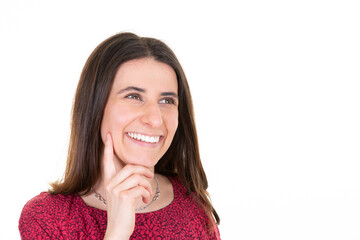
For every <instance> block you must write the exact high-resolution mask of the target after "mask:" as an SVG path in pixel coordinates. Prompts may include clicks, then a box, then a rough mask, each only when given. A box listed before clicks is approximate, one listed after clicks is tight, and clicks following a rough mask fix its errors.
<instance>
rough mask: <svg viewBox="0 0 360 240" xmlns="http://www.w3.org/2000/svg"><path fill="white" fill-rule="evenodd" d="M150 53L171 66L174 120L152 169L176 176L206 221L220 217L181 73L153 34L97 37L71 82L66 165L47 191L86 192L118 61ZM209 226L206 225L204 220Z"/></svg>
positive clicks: (94, 175) (96, 167)
mask: <svg viewBox="0 0 360 240" xmlns="http://www.w3.org/2000/svg"><path fill="white" fill-rule="evenodd" d="M148 57H150V58H153V59H155V60H157V61H160V62H163V63H166V64H168V65H169V66H171V67H172V68H173V69H174V71H175V73H176V75H177V80H178V95H179V108H178V111H179V124H178V128H177V130H176V133H175V136H174V139H173V141H172V143H171V145H170V147H169V149H168V150H167V152H166V153H165V154H164V156H163V157H162V158H161V159H160V160H159V162H158V163H157V164H156V166H155V172H156V173H161V174H163V175H166V176H177V177H178V178H179V179H180V181H181V182H182V184H183V185H184V186H185V187H186V189H187V190H188V193H189V194H192V195H194V196H195V199H197V200H198V201H199V203H200V205H201V206H202V207H203V208H204V210H205V212H206V214H207V215H208V217H209V219H210V222H209V223H211V222H212V221H213V220H212V216H213V217H214V218H215V221H216V223H217V224H219V223H220V218H219V216H218V214H217V213H216V211H215V209H214V208H213V206H212V204H211V202H210V200H209V194H208V192H207V191H206V189H207V187H208V182H207V178H206V175H205V172H204V169H203V167H202V164H201V161H200V154H199V145H198V139H197V133H196V127H195V121H194V113H193V104H192V100H191V95H190V89H189V86H188V83H187V80H186V77H185V73H184V71H183V69H182V67H181V65H180V63H179V61H178V60H177V58H176V56H175V54H174V53H173V51H172V50H171V49H170V48H169V47H168V46H167V45H166V44H164V43H163V42H161V41H160V40H157V39H154V38H146V37H139V36H137V35H135V34H133V33H119V34H116V35H114V36H112V37H110V38H108V39H106V40H105V41H104V42H102V43H101V44H100V45H99V46H98V47H97V48H96V49H95V50H94V51H93V52H92V53H91V55H90V57H89V58H88V60H87V62H86V64H85V66H84V68H83V70H82V73H81V76H80V80H79V83H78V86H77V90H76V94H75V99H74V104H73V109H72V122H71V135H70V143H69V150H68V156H67V164H66V170H65V174H64V177H63V179H62V180H61V181H57V182H54V183H52V184H51V189H50V190H49V192H50V193H51V194H64V195H69V194H75V193H84V194H86V193H88V192H89V191H90V189H91V186H92V185H93V184H95V182H96V181H97V180H98V178H99V176H100V172H101V169H100V162H101V151H102V148H103V146H104V145H103V142H102V140H101V136H100V128H101V122H102V117H103V114H104V109H105V105H106V102H107V99H108V96H109V93H110V90H111V87H112V84H113V80H114V77H115V74H116V72H117V70H118V68H119V66H120V65H121V64H122V63H124V62H126V61H129V60H133V59H140V58H148ZM210 225H211V224H210Z"/></svg>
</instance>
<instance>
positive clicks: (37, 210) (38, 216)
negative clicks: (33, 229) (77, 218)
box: [19, 192, 77, 225]
mask: <svg viewBox="0 0 360 240" xmlns="http://www.w3.org/2000/svg"><path fill="white" fill-rule="evenodd" d="M76 201H77V196H76V195H68V196H65V195H61V194H56V195H52V194H50V193H48V192H42V193H40V194H39V195H37V196H35V197H33V198H32V199H30V200H29V201H28V202H27V203H26V204H25V206H24V207H23V209H22V212H21V216H20V220H19V223H20V225H21V224H23V223H26V222H29V221H38V222H43V221H49V220H50V219H56V218H59V217H60V216H63V215H66V214H67V213H68V212H69V210H70V209H71V206H72V205H74V203H76Z"/></svg>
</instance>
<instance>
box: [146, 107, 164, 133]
mask: <svg viewBox="0 0 360 240" xmlns="http://www.w3.org/2000/svg"><path fill="white" fill-rule="evenodd" d="M141 121H142V122H143V123H144V124H145V125H148V126H150V127H152V128H157V127H160V126H161V125H162V124H163V119H162V114H161V110H160V108H159V105H158V104H157V103H156V104H148V105H147V106H145V108H144V114H143V115H142V117H141Z"/></svg>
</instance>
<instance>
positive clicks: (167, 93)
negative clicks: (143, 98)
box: [118, 86, 179, 98]
mask: <svg viewBox="0 0 360 240" xmlns="http://www.w3.org/2000/svg"><path fill="white" fill-rule="evenodd" d="M128 91H137V92H141V93H144V92H146V90H145V89H143V88H139V87H134V86H128V87H126V88H124V89H121V90H120V91H118V94H122V93H124V92H128ZM160 96H172V97H175V98H179V96H178V95H177V93H175V92H162V93H161V94H160Z"/></svg>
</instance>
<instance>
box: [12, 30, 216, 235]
mask: <svg viewBox="0 0 360 240" xmlns="http://www.w3.org/2000/svg"><path fill="white" fill-rule="evenodd" d="M206 189H207V179H206V175H205V172H204V170H203V167H202V165H201V162H200V157H199V149H198V141H197V135H196V129H195V122H194V116H193V106H192V102H191V95H190V90H189V86H188V84H187V80H186V77H185V74H184V72H183V70H182V68H181V66H180V63H179V62H178V60H177V58H176V57H175V55H174V53H173V52H172V51H171V50H170V49H169V48H168V47H167V46H166V45H165V44H164V43H163V42H161V41H159V40H156V39H152V38H142V37H138V36H136V35H134V34H132V33H120V34H117V35H115V36H112V37H110V38H109V39H107V40H105V41H104V42H103V43H101V44H100V45H99V46H98V47H97V48H96V49H95V50H94V51H93V53H92V54H91V55H90V57H89V59H88V60H87V62H86V64H85V66H84V69H83V71H82V74H81V77H80V81H79V84H78V87H77V91H76V95H75V100H74V106H73V113H72V127H71V137H70V145H69V152H68V158H67V165H66V171H65V175H64V178H63V180H62V181H58V182H55V183H53V184H52V186H51V189H50V190H49V192H47V193H45V192H44V193H41V194H40V195H38V196H36V197H35V198H33V199H32V200H30V201H29V202H28V203H27V204H26V205H25V207H24V209H23V211H22V214H21V217H20V220H19V230H20V234H21V236H22V238H23V239H107V240H109V239H220V237H219V232H218V228H217V226H216V224H219V222H220V219H219V217H218V215H217V213H216V211H215V209H214V208H213V206H212V204H211V202H210V201H209V196H208V193H207V191H206Z"/></svg>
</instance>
